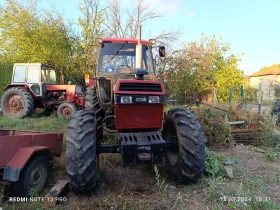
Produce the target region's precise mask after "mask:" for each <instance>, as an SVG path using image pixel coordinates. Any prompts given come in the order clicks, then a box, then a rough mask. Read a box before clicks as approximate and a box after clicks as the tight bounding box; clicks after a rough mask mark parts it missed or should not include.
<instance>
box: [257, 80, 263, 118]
mask: <svg viewBox="0 0 280 210" xmlns="http://www.w3.org/2000/svg"><path fill="white" fill-rule="evenodd" d="M261 103H262V83H259V90H258V112H259V114H260V113H261Z"/></svg>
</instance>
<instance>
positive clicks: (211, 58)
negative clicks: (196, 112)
mask: <svg viewBox="0 0 280 210" xmlns="http://www.w3.org/2000/svg"><path fill="white" fill-rule="evenodd" d="M229 50H230V46H229V44H227V43H224V42H222V39H221V38H220V39H218V38H216V37H215V36H212V37H206V36H205V35H202V36H201V38H200V40H199V41H196V42H190V43H185V44H183V45H182V50H179V51H175V52H174V53H173V54H171V55H170V56H168V57H167V59H166V61H165V63H164V66H163V67H162V69H161V71H160V72H159V75H160V77H161V78H162V76H163V75H164V74H167V75H168V79H169V81H168V89H167V91H168V94H169V95H170V96H171V95H173V96H176V97H177V98H180V99H181V101H185V102H186V100H187V97H188V96H191V98H192V99H191V100H194V99H195V98H200V97H201V96H203V95H205V94H207V93H211V91H212V90H213V89H214V88H217V89H218V99H219V100H221V101H226V100H227V99H228V90H229V88H230V87H231V88H234V89H236V88H239V87H240V85H242V84H244V79H243V72H242V71H241V70H239V69H238V66H237V64H238V62H239V61H240V57H239V56H238V55H228V52H229ZM235 96H236V95H235Z"/></svg>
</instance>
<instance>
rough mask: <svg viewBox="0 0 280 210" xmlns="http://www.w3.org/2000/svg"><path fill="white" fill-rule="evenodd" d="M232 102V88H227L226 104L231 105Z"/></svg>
mask: <svg viewBox="0 0 280 210" xmlns="http://www.w3.org/2000/svg"><path fill="white" fill-rule="evenodd" d="M231 100H232V88H231V87H230V88H229V97H228V102H229V103H231Z"/></svg>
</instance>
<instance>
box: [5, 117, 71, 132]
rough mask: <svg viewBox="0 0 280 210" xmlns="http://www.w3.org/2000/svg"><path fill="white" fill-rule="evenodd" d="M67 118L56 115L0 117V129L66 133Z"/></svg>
mask: <svg viewBox="0 0 280 210" xmlns="http://www.w3.org/2000/svg"><path fill="white" fill-rule="evenodd" d="M68 122H69V119H60V118H58V117H37V118H24V119H9V118H6V117H0V129H17V130H33V131H42V132H61V133H66V131H67V125H68Z"/></svg>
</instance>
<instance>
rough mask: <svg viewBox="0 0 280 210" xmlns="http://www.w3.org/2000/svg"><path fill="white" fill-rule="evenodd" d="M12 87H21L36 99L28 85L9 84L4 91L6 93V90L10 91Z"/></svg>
mask: <svg viewBox="0 0 280 210" xmlns="http://www.w3.org/2000/svg"><path fill="white" fill-rule="evenodd" d="M12 87H21V88H23V89H25V90H27V91H28V92H29V93H30V94H31V96H32V97H33V98H35V97H36V95H35V94H34V93H33V92H32V91H31V90H30V88H29V87H28V85H26V84H9V85H7V86H6V87H5V88H4V91H6V90H8V89H9V88H12Z"/></svg>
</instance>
